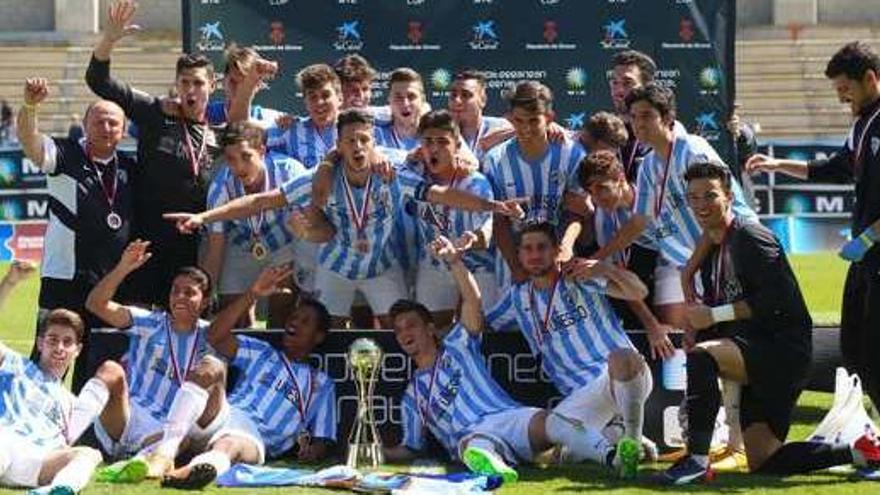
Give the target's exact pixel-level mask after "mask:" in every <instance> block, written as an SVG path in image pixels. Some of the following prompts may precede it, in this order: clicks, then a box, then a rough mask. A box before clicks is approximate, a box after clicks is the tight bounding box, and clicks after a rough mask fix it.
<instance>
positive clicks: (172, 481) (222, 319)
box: [162, 267, 336, 489]
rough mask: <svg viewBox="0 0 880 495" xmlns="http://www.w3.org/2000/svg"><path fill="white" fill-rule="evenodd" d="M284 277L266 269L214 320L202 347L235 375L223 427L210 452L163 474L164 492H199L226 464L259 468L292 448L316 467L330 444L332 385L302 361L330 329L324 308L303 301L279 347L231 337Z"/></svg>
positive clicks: (285, 272) (283, 270) (277, 270)
mask: <svg viewBox="0 0 880 495" xmlns="http://www.w3.org/2000/svg"><path fill="white" fill-rule="evenodd" d="M289 276H290V269H288V268H284V267H270V268H266V269H265V270H263V272H262V273H261V274H260V276H259V277H258V278H257V280H256V281H255V282H254V283H253V284H252V285H251V288H250V290H248V291H247V292H246V293H245V294H243V295H241V296H239V298H238V299H237V300H236V301H234V302H233V303H232V304H230V305H229V306H227V307H226V308H225V309H224V310H223V311H222V312H221V313H220V314H218V315H217V317H216V318H214V321H213V322H212V323H211V327H210V329H209V330H208V342H209V343H210V344H211V346H212V347H213V348H214V349H216V351H217V353H219V354H220V355H221V356H223V357H224V358H226V359H227V360H229V363H230V365H231V366H234V367H236V368H238V370H239V376H238V381H237V382H236V384H235V388H234V389H233V391H232V393H231V394H230V395H229V404H230V415H229V422H228V423H227V424H226V425H225V426H224V427H223V428H222V429H220V431H218V432H217V433H216V434H214V436H213V437H212V438H211V439H210V440H209V442H208V446H209V449H210V450H208V451H207V452H205V453H203V454H199V455H197V456H195V457H194V458H193V459H192V460H191V461H190V462H189V464H187V465H186V466H184V467H181V468H179V469H176V470H173V471H171V472H169V473H168V474H167V475H166V476H165V478H164V479H163V480H162V486H165V487H171V488H182V489H201V488H203V487H205V486H207V485H208V484H209V483H211V482H212V481H214V480H215V479H216V478H217V476H219V475H220V474H223V472H224V471H226V470H227V469H229V467H230V465H231V464H232V463H235V462H243V463H248V464H263V463H264V462H265V461H266V458H267V457H268V458H278V457H281V456H282V455H283V454H285V453H286V452H288V451H290V450H291V449H297V451H296V452H297V453H296V458H297V460H299V461H305V462H309V461H316V460H321V459H323V458H324V457H325V455H326V454H327V448H328V446H329V445H330V444H332V443H333V442H335V441H336V389H335V386H334V384H333V380H331V379H330V378H329V377H328V376H327V374H326V373H324V372H323V371H318V370H316V369H314V368H312V367H311V366H310V365H309V364H308V362H307V360H308V357H309V354H310V353H311V352H312V350H313V349H314V348H315V346H317V345H318V344H320V343H321V342H322V341H323V340H324V337H325V336H326V335H327V330H328V328H329V327H330V313H328V312H327V308H325V307H324V305H323V304H321V303H319V302H317V301H314V300H311V299H301V300H300V303H299V306H298V307H297V308H296V309H295V310H294V311H293V313H292V314H291V315H290V317H289V319H288V320H287V323H286V325H285V328H284V336H283V337H281V345H280V346H278V347H274V346H272V345H271V344H269V343H268V342H265V341H263V340H260V339H257V338H254V337H246V336H241V335H235V334H233V333H232V329H233V328H234V327H235V323H236V322H237V321H238V319H239V318H240V317H241V315H243V314H245V313H246V312H247V311H248V308H250V306H251V305H252V304H253V303H254V301H255V300H257V299H258V298H261V297H266V296H269V295H271V294H272V293H273V292H275V291H276V290H279V288H280V287H281V284H282V283H283V281H284V280H285V279H286V278H287V277H289Z"/></svg>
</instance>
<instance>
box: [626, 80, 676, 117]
mask: <svg viewBox="0 0 880 495" xmlns="http://www.w3.org/2000/svg"><path fill="white" fill-rule="evenodd" d="M639 101H646V102H648V104H650V105H651V106H652V107H654V108H655V109H656V110H657V111H658V112H660V116H661V117H663V118H664V119H666V118H668V119H670V120H673V119H675V93H673V92H672V90H671V89H669V88H667V87H665V86H661V85H659V84H657V83H648V84H646V85H644V86H642V87H641V88H636V89H633V90H632V91H630V93H629V94H628V95H626V109H627V110H629V109H630V108H632V106H633V105H634V104H635V103H636V102H639Z"/></svg>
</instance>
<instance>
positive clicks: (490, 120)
mask: <svg viewBox="0 0 880 495" xmlns="http://www.w3.org/2000/svg"><path fill="white" fill-rule="evenodd" d="M504 128H508V129H510V128H512V126H511V124H510V121H508V120H507V119H505V118H504V117H489V116H487V115H483V117H482V118H481V119H480V128H479V130H478V131H477V135H476V136H474V137H473V138H472V139H465V137H464V136H462V142H463V143H464V144H465V145H466V146H467V147H468V149H470V150H471V152H472V153H473V154H474V156H475V157H477V161H478V162H480V164H482V163H483V158H485V156H486V152H485V151H483V150H482V148H480V146H479V144H480V139H483V138H484V137H486V136H487V135H489V134H490V133H492V131H496V130H498V129H504ZM483 171H484V172H485V170H483Z"/></svg>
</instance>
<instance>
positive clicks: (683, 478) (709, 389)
mask: <svg viewBox="0 0 880 495" xmlns="http://www.w3.org/2000/svg"><path fill="white" fill-rule="evenodd" d="M685 179H686V180H687V200H688V203H690V207H691V208H692V209H693V211H694V213H695V216H696V218H697V221H698V222H699V223H700V227H701V228H702V229H703V232H704V234H703V235H704V236H708V238H709V240H711V249H710V250H709V252H708V255H707V256H705V257H704V258H703V260H702V266H701V273H702V283H703V287H704V297H703V303H702V304H693V305H691V306H690V307H689V309H688V313H687V317H688V321H689V324H690V326H691V327H692V328H693V329H696V330H697V331H698V332H699V333H702V332H707V331H711V332H717V334H720V335H724V336H725V337H722V338H712V339H709V340H705V341H703V342H700V343H699V344H697V345H696V347H695V348H694V349H693V350H692V351H691V352H690V353H688V356H687V390H688V393H687V399H686V407H687V415H688V426H689V432H688V433H689V434H688V453H689V454H688V455H687V456H686V457H684V458H682V459H681V460H680V461H679V462H678V463H676V464H675V465H674V466H672V467H671V468H669V469H668V470H667V471H666V472H665V473H663V474H662V476H661V477H660V479H661V480H662V481H663V482H666V483H669V484H686V483H691V482H694V481H700V480H708V479H711V477H712V470H711V468H710V467H709V466H708V453H709V444H710V441H711V439H712V431H713V427H714V423H715V416H716V415H717V414H718V407H719V402H720V400H721V394H720V392H719V389H718V379H719V378H722V379H725V380H732V381H735V382H737V383H739V384H741V385H742V403H741V406H740V422H741V426H742V431H743V440H744V443H745V448H746V455H747V458H748V463H749V469H750V470H751V471H752V472H758V473H762V474H777V475H789V474H797V473H806V472H809V471H814V470H818V469H824V468H828V467H831V466H836V465H843V464H855V465H856V466H860V467H868V468H874V469H876V468H877V467H878V466H880V446H878V443H877V440H876V438H872V437H869V436H867V435H865V436H862V437H861V438H859V439H858V440H856V442H855V443H854V445H853V446H849V445H840V446H835V445H831V444H825V443H820V442H791V443H783V442H785V437H786V436H787V434H788V429H789V426H790V425H791V412H792V409H793V408H794V405H795V403H796V402H797V398H798V395H800V391H801V387H802V386H803V384H804V381H805V379H806V377H807V373H808V372H809V369H810V357H811V356H812V336H811V330H812V321H811V319H810V315H809V312H808V311H807V307H806V304H805V303H804V299H803V296H802V295H801V291H800V288H799V287H798V283H797V279H795V276H794V273H793V272H792V270H791V267H790V266H789V264H788V260H787V259H786V257H785V254H784V252H783V250H782V246H781V245H780V244H779V241H778V240H776V238H775V237H774V236H773V234H772V233H771V232H770V231H769V230H767V229H766V228H765V227H763V226H761V224H759V223H757V222H750V221H745V220H743V219H741V218H739V217H735V215H734V213H733V211H732V208H731V205H732V204H733V201H734V195H733V192H732V190H733V186H732V182H731V175H730V171H729V170H728V169H727V168H726V167H724V166H721V165H718V164H714V163H696V164H694V165H691V166H690V167H689V168H688V171H687V173H686V174H685Z"/></svg>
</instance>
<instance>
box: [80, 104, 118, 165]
mask: <svg viewBox="0 0 880 495" xmlns="http://www.w3.org/2000/svg"><path fill="white" fill-rule="evenodd" d="M85 120H86V122H85V132H86V140H87V143H88V145H89V147H90V148H91V149H92V151H93V152H94V153H95V154H96V155H99V156H102V157H103V156H106V155H107V154H109V153H112V152H113V150H115V149H116V145H118V144H119V142H120V141H122V138H123V135H124V134H125V113H123V111H122V108H120V107H119V105H117V104H115V103H113V102H110V101H99V102H97V103H95V104H93V105H92V106H91V107H90V108H89V110H88V114H87V115H86V119H85Z"/></svg>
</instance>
